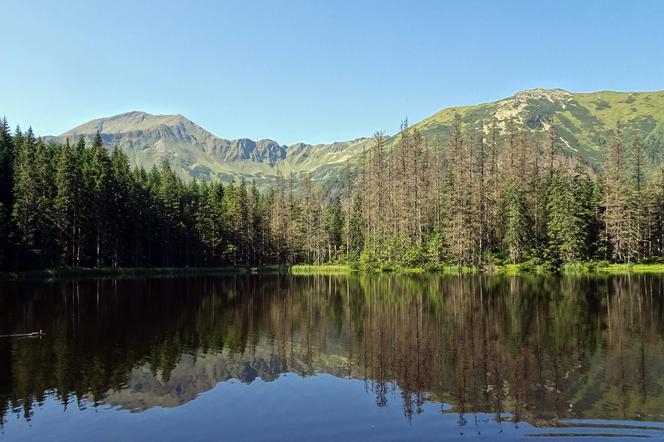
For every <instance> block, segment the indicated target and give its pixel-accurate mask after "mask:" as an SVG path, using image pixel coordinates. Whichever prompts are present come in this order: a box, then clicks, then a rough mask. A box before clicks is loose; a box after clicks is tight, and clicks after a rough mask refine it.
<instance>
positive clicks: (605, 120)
mask: <svg viewBox="0 0 664 442" xmlns="http://www.w3.org/2000/svg"><path fill="white" fill-rule="evenodd" d="M455 114H458V115H459V116H460V117H461V121H462V123H463V124H464V125H468V126H473V127H476V128H483V130H484V131H485V132H486V131H487V130H488V129H487V128H488V127H489V126H490V125H491V123H492V120H493V119H494V118H495V119H496V120H497V122H498V126H499V128H500V130H501V133H503V134H504V133H505V132H506V131H507V129H508V128H507V127H506V125H507V124H508V122H511V123H514V124H519V125H523V126H524V127H525V128H526V129H527V131H528V134H529V136H530V137H532V138H533V142H538V139H539V138H541V136H542V135H543V134H544V132H546V129H547V128H548V127H549V125H550V124H555V126H556V129H557V133H558V136H559V137H560V142H561V152H564V153H567V154H568V155H573V156H574V155H579V156H580V157H581V158H583V159H584V160H585V161H587V162H589V163H590V164H593V165H597V164H599V162H600V161H601V157H602V152H604V151H605V150H606V147H607V143H608V141H609V140H610V139H611V138H612V136H613V134H614V132H615V130H616V128H617V127H619V126H620V127H621V129H622V130H623V132H625V133H626V134H632V133H635V132H638V133H639V134H640V135H641V137H642V139H643V142H644V149H645V152H646V155H647V156H648V157H649V158H650V159H651V160H654V159H656V158H658V155H659V145H660V142H661V140H662V139H664V91H657V92H608V91H603V92H594V93H570V92H567V91H564V90H560V89H552V90H547V89H533V90H527V91H522V92H519V93H517V94H516V95H514V96H512V97H509V98H506V99H504V100H500V101H497V102H493V103H487V104H480V105H474V106H462V107H454V108H448V109H445V110H442V111H441V112H439V113H437V114H435V115H433V116H431V117H429V118H426V119H425V120H423V121H421V122H419V123H417V124H415V127H416V128H417V129H418V130H419V131H420V133H421V134H422V137H423V139H424V141H425V142H426V144H427V146H429V147H432V146H435V145H441V146H446V145H447V143H448V138H449V135H450V131H451V127H452V122H453V119H454V115H455ZM97 131H99V132H100V134H101V137H102V140H103V141H104V144H105V145H106V146H107V147H108V148H111V147H113V146H116V145H117V146H119V147H121V148H122V149H123V150H124V151H125V153H126V154H127V156H128V158H129V161H130V163H131V165H132V166H142V167H144V168H146V169H150V168H151V167H152V166H153V165H159V164H161V161H162V160H164V159H167V160H168V161H169V163H170V164H171V167H172V168H173V170H174V171H175V172H176V173H177V174H178V175H179V176H180V177H182V178H185V179H188V178H191V177H196V178H198V179H202V180H212V179H218V180H221V181H223V182H230V181H231V180H232V179H234V178H237V179H239V178H245V179H247V180H252V179H253V180H255V181H256V183H257V185H258V187H259V188H266V187H267V186H268V185H270V184H273V183H274V180H275V178H276V175H277V170H279V171H280V172H281V173H282V174H283V175H285V176H287V175H289V174H290V173H291V172H292V173H293V174H294V176H295V178H296V179H297V178H298V177H300V178H301V177H302V176H303V174H305V173H307V174H309V175H310V177H311V178H312V179H313V180H314V181H316V182H321V183H323V185H324V186H325V187H330V186H333V185H337V186H338V185H339V182H340V181H341V180H343V175H344V170H345V163H346V162H347V161H349V162H351V163H357V162H358V161H359V160H360V158H361V157H362V155H363V152H365V151H366V150H367V149H368V148H369V144H370V139H368V138H361V139H356V140H350V141H342V142H336V143H331V144H320V145H310V144H304V143H298V144H293V145H288V146H287V145H282V144H279V143H278V142H277V141H273V140H258V141H253V140H250V139H248V138H243V139H238V140H227V139H223V138H219V137H217V136H215V135H213V134H212V133H210V132H208V131H206V130H205V129H203V128H202V127H200V126H198V125H196V124H195V123H193V122H191V121H189V120H188V119H186V118H185V117H183V116H181V115H150V114H146V113H144V112H129V113H125V114H121V115H117V116H114V117H110V118H101V119H97V120H93V121H90V122H88V123H85V124H83V125H81V126H78V127H76V128H74V129H71V130H69V131H67V132H65V133H64V134H62V135H60V136H57V137H45V141H47V142H48V141H55V142H57V143H64V142H65V140H66V139H69V141H70V142H71V143H74V142H76V140H77V139H78V137H79V136H81V135H83V136H84V137H85V139H86V141H88V142H91V141H92V139H93V138H94V135H95V134H96V132H97ZM370 135H371V134H367V136H370ZM398 139H399V138H398V134H397V135H396V136H392V137H389V138H388V140H387V142H386V145H387V146H388V147H390V146H393V145H394V144H395V143H397V142H398Z"/></svg>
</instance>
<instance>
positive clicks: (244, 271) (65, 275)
mask: <svg viewBox="0 0 664 442" xmlns="http://www.w3.org/2000/svg"><path fill="white" fill-rule="evenodd" d="M266 273H281V274H290V275H335V274H337V275H342V274H350V273H364V274H370V273H374V274H380V273H396V274H413V273H431V274H445V275H461V274H487V275H508V276H517V275H528V274H549V275H550V274H568V275H569V274H643V273H663V274H664V263H653V264H646V263H636V264H626V263H606V262H585V263H575V264H565V265H563V266H562V268H560V269H559V270H557V271H553V270H551V269H548V268H546V267H545V266H543V265H533V264H529V263H521V264H504V265H491V266H487V267H485V268H479V267H470V266H468V267H459V266H440V267H435V268H425V267H395V268H380V269H372V270H367V269H360V268H357V267H355V266H352V265H348V264H318V265H316V264H294V265H291V266H285V265H284V266H277V265H272V266H269V265H266V266H257V267H250V266H226V267H138V268H126V267H117V268H115V267H102V268H76V269H74V268H54V269H45V270H33V271H25V272H2V273H0V281H18V280H44V279H46V280H48V279H70V278H71V279H80V278H105V277H109V278H110V277H113V278H136V277H169V276H196V275H249V274H266Z"/></svg>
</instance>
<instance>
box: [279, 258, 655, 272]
mask: <svg viewBox="0 0 664 442" xmlns="http://www.w3.org/2000/svg"><path fill="white" fill-rule="evenodd" d="M353 272H358V273H386V272H392V273H439V274H441V273H442V274H473V273H474V274H479V273H483V274H495V275H523V274H553V273H560V274H607V273H608V274H627V273H664V263H636V264H624V263H608V262H605V261H598V262H595V261H592V262H583V263H575V264H565V265H564V266H562V268H560V269H558V270H557V271H554V270H551V269H550V268H549V267H547V266H545V265H534V264H531V263H521V264H503V265H490V266H487V267H485V268H479V267H464V266H440V267H435V268H424V267H397V268H388V269H373V270H363V269H359V268H357V267H354V266H351V265H344V264H320V265H313V264H296V265H293V266H291V267H290V273H291V274H294V275H312V274H343V273H353Z"/></svg>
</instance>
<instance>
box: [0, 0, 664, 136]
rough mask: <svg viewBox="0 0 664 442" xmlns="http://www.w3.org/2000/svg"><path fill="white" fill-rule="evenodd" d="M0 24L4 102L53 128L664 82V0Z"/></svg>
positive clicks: (276, 7) (119, 8) (66, 9)
mask: <svg viewBox="0 0 664 442" xmlns="http://www.w3.org/2000/svg"><path fill="white" fill-rule="evenodd" d="M0 22H1V25H0V42H1V47H2V51H0V115H6V116H7V118H8V119H9V120H10V123H11V124H12V125H15V124H17V123H18V124H21V125H22V126H23V127H25V126H27V125H32V126H33V128H34V129H35V131H36V133H38V134H44V135H45V134H59V133H62V132H64V131H65V130H67V129H70V128H71V127H74V126H76V125H78V124H80V123H83V122H85V121H88V120H90V119H93V118H97V117H102V116H110V115H114V114H118V113H121V112H126V111H129V110H144V111H147V112H151V113H179V114H183V115H185V116H187V117H188V118H190V119H192V120H193V121H194V122H196V123H198V124H200V125H202V126H203V127H205V128H207V129H208V130H210V131H212V132H213V133H215V134H216V135H219V136H221V137H225V138H238V137H250V138H254V139H258V138H272V139H275V140H277V141H279V142H282V143H292V142H296V141H306V142H330V141H335V140H345V139H349V138H354V137H359V136H370V135H371V134H372V133H373V132H374V131H375V130H384V131H387V132H388V133H394V132H395V130H396V129H397V128H398V126H399V122H400V121H401V119H402V118H403V117H405V116H407V117H408V118H409V120H410V121H411V122H413V121H418V120H420V119H422V118H424V117H426V116H428V115H431V114H433V113H435V112H436V111H438V110H440V109H442V108H444V107H449V106H456V105H462V104H474V103H481V102H487V101H493V100H496V99H499V98H503V97H506V96H509V95H512V94H513V93H515V92H516V91H518V90H521V89H527V88H533V87H547V88H552V87H561V88H564V89H567V90H570V91H578V92H586V91H595V90H605V89H610V90H630V91H632V90H634V91H639V90H658V89H664V1H645V0H639V1H632V2H627V1H621V2H618V1H581V0H579V1H548V2H542V1H512V2H508V1H489V0H487V1H466V0H464V1H462V0H456V1H449V2H447V1H419V2H418V1H412V2H410V1H389V0H376V1H364V0H349V1H341V0H339V1H337V0H335V1H324V0H310V1H285V0H284V1H276V0H275V1H256V0H244V1H212V0H210V1H195V0H192V1H183V0H177V1H161V2H160V1H129V0H112V1H108V0H106V1H104V2H101V1H95V0H76V1H55V0H54V1H38V0H3V1H2V4H0Z"/></svg>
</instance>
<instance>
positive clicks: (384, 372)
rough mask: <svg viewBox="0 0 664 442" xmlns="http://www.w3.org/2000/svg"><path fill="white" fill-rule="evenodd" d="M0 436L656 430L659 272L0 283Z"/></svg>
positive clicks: (660, 371)
mask: <svg viewBox="0 0 664 442" xmlns="http://www.w3.org/2000/svg"><path fill="white" fill-rule="evenodd" d="M39 329H43V330H44V331H45V332H46V336H44V337H42V338H1V339H0V419H1V422H2V424H1V427H0V440H3V441H15V440H31V441H39V440H49V441H51V440H95V441H103V440H108V441H116V440H146V439H148V440H154V439H158V440H183V439H187V440H228V441H254V440H289V441H290V440H302V441H312V440H315V441H317V442H322V441H336V440H344V441H352V440H358V441H366V440H441V439H457V438H462V439H486V440H497V439H499V440H513V439H522V438H532V437H547V438H548V439H551V438H554V439H555V438H556V437H564V436H565V437H571V438H580V437H583V438H584V440H587V439H590V440H592V439H596V440H603V439H606V438H607V437H610V436H614V437H628V436H632V437H644V436H645V437H653V438H662V437H664V276H660V275H619V276H561V277H553V276H550V277H546V276H519V277H510V276H476V275H473V276H442V275H432V274H422V275H395V274H382V275H340V276H334V275H332V276H288V275H241V276H228V275H227V276H204V277H187V278H184V277H178V278H155V279H102V280H79V281H73V280H69V281H57V282H43V281H42V282H13V283H9V282H8V283H2V284H0V334H8V333H24V332H31V331H36V330H39Z"/></svg>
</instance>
